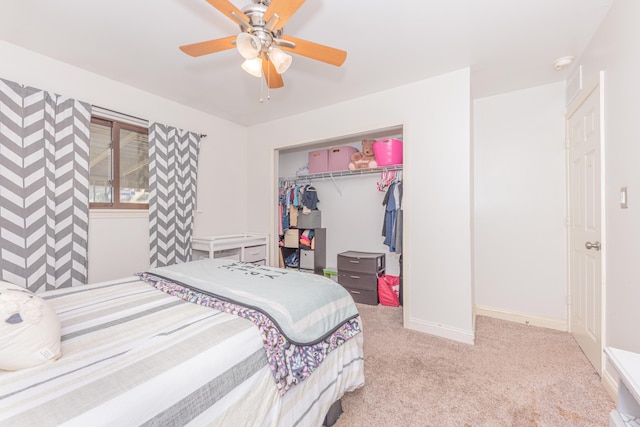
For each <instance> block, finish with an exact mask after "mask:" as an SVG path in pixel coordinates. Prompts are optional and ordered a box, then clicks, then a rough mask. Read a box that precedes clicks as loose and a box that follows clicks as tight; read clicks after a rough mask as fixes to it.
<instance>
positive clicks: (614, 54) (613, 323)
mask: <svg viewBox="0 0 640 427" xmlns="http://www.w3.org/2000/svg"><path fill="white" fill-rule="evenodd" d="M638 22H640V2H638V1H637V0H616V1H615V2H613V4H612V6H611V9H610V11H609V13H608V14H607V17H606V18H605V20H604V21H603V23H602V25H601V26H600V28H599V30H598V32H597V33H596V35H595V36H594V38H593V40H592V41H591V43H590V44H589V47H588V48H587V50H586V51H585V53H584V54H583V55H582V56H581V57H580V58H579V60H578V61H577V63H576V66H577V65H579V64H582V66H583V72H584V77H585V78H584V80H585V85H586V86H589V85H590V84H591V83H593V82H594V81H597V78H598V77H597V76H598V73H599V71H600V70H604V73H605V77H604V80H605V82H604V83H605V84H604V125H605V128H604V131H605V150H604V151H605V180H604V183H605V210H606V223H605V224H604V230H605V233H606V238H605V240H604V245H606V249H607V255H606V260H605V263H606V271H607V273H606V283H605V295H606V297H605V298H606V317H605V321H606V323H605V337H604V338H605V345H607V346H612V347H617V348H621V349H624V350H629V351H633V352H636V353H640V338H639V335H638V332H637V326H638V325H640V310H639V309H638V302H639V301H640V286H639V285H638V282H639V280H640V279H639V278H638V277H639V272H640V270H639V268H638V260H639V259H640V126H639V125H638V123H640V121H639V116H640V79H639V76H640V55H638V52H640V26H639V25H638ZM623 186H626V187H627V188H628V201H629V208H628V209H621V208H620V204H619V194H620V188H621V187H623Z"/></svg>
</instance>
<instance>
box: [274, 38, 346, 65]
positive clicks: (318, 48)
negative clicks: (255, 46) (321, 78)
mask: <svg viewBox="0 0 640 427" xmlns="http://www.w3.org/2000/svg"><path fill="white" fill-rule="evenodd" d="M282 38H283V39H285V40H288V41H290V42H294V43H295V44H296V47H295V48H293V49H292V48H290V47H285V46H280V47H281V48H282V49H284V50H288V51H289V52H291V53H295V54H296V55H302V56H306V57H307V58H311V59H315V60H316V61H322V62H326V63H327V64H331V65H335V66H336V67H339V66H341V65H342V64H343V63H344V61H345V59H347V52H345V51H344V50H340V49H335V48H333V47H329V46H324V45H321V44H318V43H313V42H310V41H306V40H302V39H297V38H295V37H291V36H284V37H282Z"/></svg>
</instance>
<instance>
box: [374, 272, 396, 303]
mask: <svg viewBox="0 0 640 427" xmlns="http://www.w3.org/2000/svg"><path fill="white" fill-rule="evenodd" d="M399 291H400V277H398V276H389V275H386V274H383V275H381V276H380V277H378V299H379V300H380V304H382V305H387V306H390V307H398V306H399V305H400V299H399V298H398V293H399Z"/></svg>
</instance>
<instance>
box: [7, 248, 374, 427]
mask: <svg viewBox="0 0 640 427" xmlns="http://www.w3.org/2000/svg"><path fill="white" fill-rule="evenodd" d="M39 296H40V297H42V298H43V299H44V301H46V302H47V304H49V305H51V306H53V307H54V309H55V311H56V313H57V316H58V317H59V319H60V324H61V332H60V334H61V338H60V340H61V349H62V356H61V357H60V358H59V359H58V360H56V361H52V362H48V363H45V364H42V365H39V366H35V367H31V368H27V369H20V370H17V371H0V425H1V426H5V425H6V426H9V425H10V426H22V425H25V426H32V425H37V426H46V425H69V426H75V425H77V426H86V425H92V426H93V425H162V426H168V425H219V426H225V425H229V426H319V425H322V424H323V422H324V421H325V417H326V415H327V413H328V412H333V413H334V414H332V418H335V411H336V403H339V399H340V398H341V397H342V396H343V395H344V393H346V392H350V391H353V390H355V389H357V388H359V387H361V386H362V385H363V384H364V358H363V350H362V344H363V338H362V333H361V325H360V317H359V315H358V313H357V309H356V307H355V304H354V303H353V300H352V299H351V297H350V296H349V294H348V293H347V292H346V291H345V290H344V289H343V288H342V287H341V286H339V285H338V284H336V283H334V282H333V281H331V280H330V279H326V278H324V277H322V276H317V275H310V274H306V273H300V272H297V271H293V270H282V269H277V268H272V267H265V266H256V265H252V264H244V263H240V262H234V261H226V260H202V261H193V262H190V263H184V264H180V265H176V266H171V267H163V268H158V269H150V270H149V271H148V272H145V273H143V274H139V275H137V276H133V277H131V278H125V279H122V280H115V281H109V282H103V283H97V284H92V285H86V286H82V287H75V288H67V289H61V290H56V291H49V292H44V293H41V294H39ZM330 409H331V411H330ZM333 421H334V420H330V421H329V423H332V422H333Z"/></svg>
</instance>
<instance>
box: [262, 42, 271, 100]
mask: <svg viewBox="0 0 640 427" xmlns="http://www.w3.org/2000/svg"><path fill="white" fill-rule="evenodd" d="M264 58H265V59H266V60H267V101H271V88H270V87H269V84H268V82H270V81H271V67H269V56H268V55H267V54H266V53H265V54H264ZM263 94H264V79H260V103H261V104H263V103H264V98H263Z"/></svg>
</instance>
